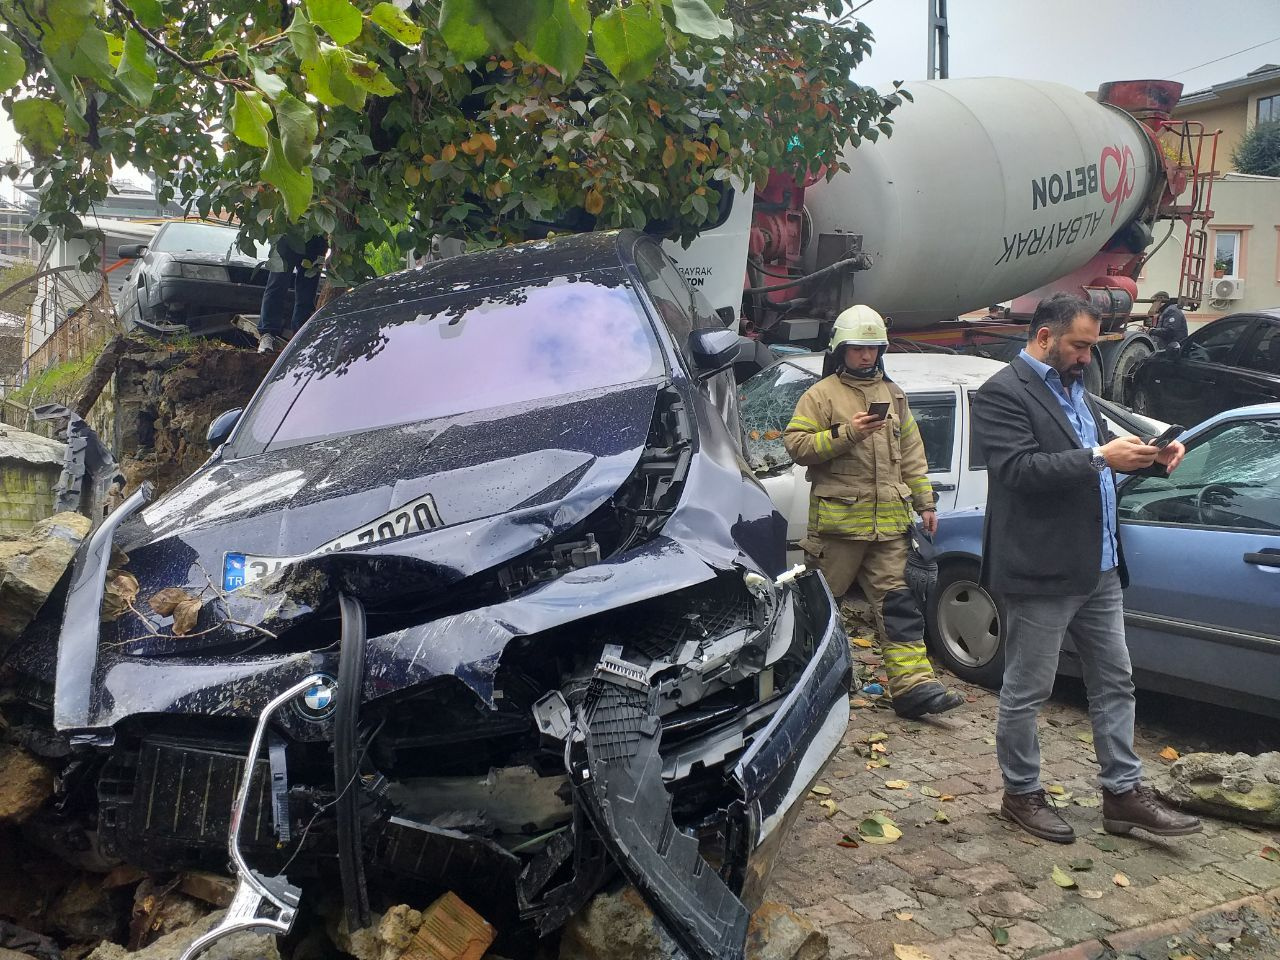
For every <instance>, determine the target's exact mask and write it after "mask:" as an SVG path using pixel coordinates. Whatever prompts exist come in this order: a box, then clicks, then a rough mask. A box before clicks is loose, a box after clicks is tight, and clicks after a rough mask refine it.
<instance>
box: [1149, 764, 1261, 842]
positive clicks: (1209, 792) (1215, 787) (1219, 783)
mask: <svg viewBox="0 0 1280 960" xmlns="http://www.w3.org/2000/svg"><path fill="white" fill-rule="evenodd" d="M1156 789H1157V792H1158V793H1159V794H1160V795H1161V796H1163V797H1164V798H1165V799H1166V800H1168V801H1169V802H1170V803H1174V804H1177V805H1178V806H1180V807H1185V808H1187V809H1188V810H1195V811H1198V812H1200V813H1207V814H1209V815H1210V816H1214V817H1223V818H1225V819H1228V820H1242V821H1244V822H1246V823H1261V824H1266V825H1268V826H1280V753H1261V754H1259V755H1258V756H1256V757H1255V756H1250V755H1249V754H1247V753H1237V754H1226V753H1189V754H1187V755H1186V756H1185V757H1181V758H1180V759H1178V760H1176V761H1175V762H1174V763H1173V765H1172V766H1171V767H1170V768H1169V772H1168V774H1167V775H1166V776H1164V777H1162V778H1161V779H1160V780H1159V781H1158V782H1157V783H1156Z"/></svg>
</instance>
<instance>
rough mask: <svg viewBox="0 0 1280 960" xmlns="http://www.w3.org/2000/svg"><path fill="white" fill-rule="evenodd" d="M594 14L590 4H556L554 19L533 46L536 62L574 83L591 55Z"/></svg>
mask: <svg viewBox="0 0 1280 960" xmlns="http://www.w3.org/2000/svg"><path fill="white" fill-rule="evenodd" d="M589 29H591V12H590V11H589V10H588V9H587V3H586V0H554V3H553V5H552V7H551V15H550V16H549V17H548V18H547V19H546V20H545V21H544V22H543V24H542V26H541V27H540V28H539V29H538V30H537V32H536V33H535V34H534V35H533V42H532V43H531V44H530V46H529V51H530V53H532V54H533V57H534V59H535V60H537V61H538V62H539V63H544V64H546V65H547V66H548V67H551V68H552V69H553V70H555V71H557V72H558V73H559V74H560V75H561V76H562V77H564V78H565V79H566V80H572V79H573V78H574V77H575V76H576V75H577V73H578V71H579V70H581V69H582V63H583V60H584V59H585V58H586V55H587V31H588V30H589Z"/></svg>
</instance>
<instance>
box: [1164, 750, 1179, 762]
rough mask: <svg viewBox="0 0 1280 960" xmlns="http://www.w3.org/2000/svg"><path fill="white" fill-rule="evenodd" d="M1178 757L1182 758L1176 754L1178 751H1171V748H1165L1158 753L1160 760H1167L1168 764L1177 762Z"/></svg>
mask: <svg viewBox="0 0 1280 960" xmlns="http://www.w3.org/2000/svg"><path fill="white" fill-rule="evenodd" d="M1180 756H1182V754H1180V753H1178V751H1177V750H1175V749H1173V747H1165V748H1164V749H1163V750H1161V751H1160V759H1161V760H1168V761H1169V762H1170V763H1173V761H1175V760H1177V759H1178V757H1180Z"/></svg>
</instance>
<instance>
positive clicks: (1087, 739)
mask: <svg viewBox="0 0 1280 960" xmlns="http://www.w3.org/2000/svg"><path fill="white" fill-rule="evenodd" d="M1076 739H1077V740H1079V741H1080V742H1081V743H1093V734H1092V733H1077V734H1076Z"/></svg>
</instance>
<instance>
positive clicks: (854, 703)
mask: <svg viewBox="0 0 1280 960" xmlns="http://www.w3.org/2000/svg"><path fill="white" fill-rule="evenodd" d="M849 706H851V707H856V708H858V709H862V708H863V707H869V706H871V701H870V700H863V699H862V697H854V698H853V699H852V700H850V701H849Z"/></svg>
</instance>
